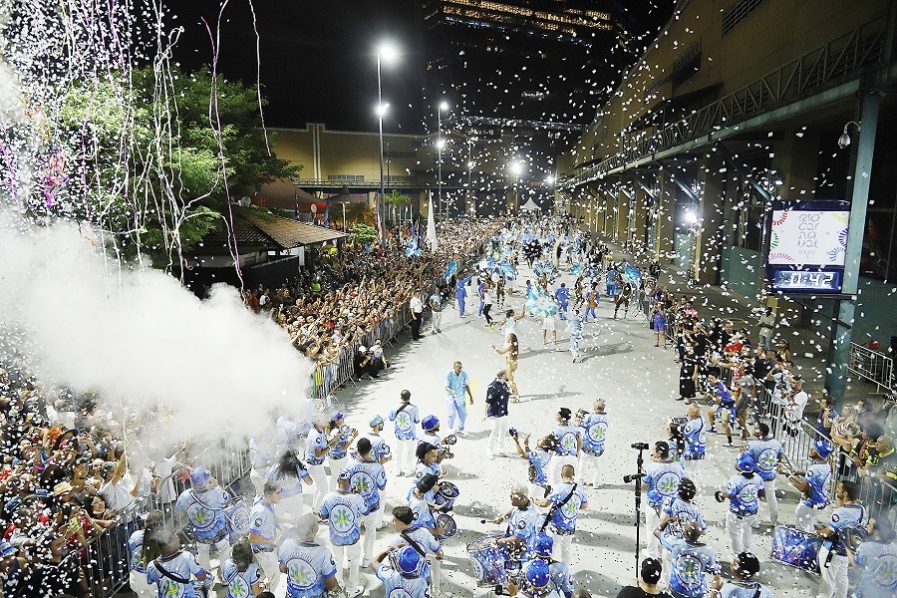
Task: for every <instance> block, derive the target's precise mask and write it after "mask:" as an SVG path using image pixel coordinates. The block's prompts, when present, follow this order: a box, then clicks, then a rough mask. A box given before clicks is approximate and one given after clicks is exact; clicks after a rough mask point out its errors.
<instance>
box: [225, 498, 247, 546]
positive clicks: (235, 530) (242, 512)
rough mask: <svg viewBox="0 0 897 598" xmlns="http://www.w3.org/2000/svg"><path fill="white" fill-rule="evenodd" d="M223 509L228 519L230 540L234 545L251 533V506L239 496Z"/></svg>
mask: <svg viewBox="0 0 897 598" xmlns="http://www.w3.org/2000/svg"><path fill="white" fill-rule="evenodd" d="M223 511H224V519H225V520H226V521H227V535H228V540H229V541H230V543H231V544H232V545H233V544H234V543H236V541H237V540H239V539H240V538H241V537H243V536H248V535H249V508H248V507H247V506H246V501H245V500H243V499H242V498H238V499H237V500H235V501H234V502H233V504H232V505H230V506H229V507H225V508H224V509H223Z"/></svg>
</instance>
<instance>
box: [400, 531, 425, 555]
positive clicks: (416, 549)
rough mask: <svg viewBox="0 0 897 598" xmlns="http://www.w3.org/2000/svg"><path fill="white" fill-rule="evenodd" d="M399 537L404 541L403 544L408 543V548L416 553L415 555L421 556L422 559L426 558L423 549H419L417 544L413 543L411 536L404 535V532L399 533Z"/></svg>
mask: <svg viewBox="0 0 897 598" xmlns="http://www.w3.org/2000/svg"><path fill="white" fill-rule="evenodd" d="M399 536H401V537H402V539H403V540H405V542H407V543H408V546H410V547H411V548H413V549H414V550H415V551H416V552H417V554H419V555H421V556H422V557H426V556H427V553H426V552H424V549H423V548H421V547H420V544H418V543H417V542H415V541H414V540H413V539H412V538H411V536H409V535H408V534H406V533H405V532H401V533H400V534H399Z"/></svg>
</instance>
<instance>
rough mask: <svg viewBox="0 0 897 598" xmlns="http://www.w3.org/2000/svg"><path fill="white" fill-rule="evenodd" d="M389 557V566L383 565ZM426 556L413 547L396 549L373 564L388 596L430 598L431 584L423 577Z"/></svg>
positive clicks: (372, 566)
mask: <svg viewBox="0 0 897 598" xmlns="http://www.w3.org/2000/svg"><path fill="white" fill-rule="evenodd" d="M385 557H389V564H385V563H383V560H384V558H385ZM424 563H426V559H425V558H424V556H423V555H422V554H421V553H420V552H418V551H417V549H415V548H414V547H412V546H403V547H401V548H396V549H394V550H393V551H391V552H388V553H385V554H384V555H381V557H380V558H378V559H377V560H375V561H373V562H371V568H372V569H373V570H374V572H375V573H376V574H377V579H379V580H380V581H382V582H383V589H384V592H385V594H386V596H401V597H402V598H429V597H430V584H429V582H428V581H427V579H426V578H425V577H424V576H423V574H422V573H423V565H424Z"/></svg>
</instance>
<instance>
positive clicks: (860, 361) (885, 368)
mask: <svg viewBox="0 0 897 598" xmlns="http://www.w3.org/2000/svg"><path fill="white" fill-rule="evenodd" d="M847 370H848V371H849V372H850V373H851V374H853V375H855V376H857V377H859V378H863V379H865V380H868V381H869V382H871V383H873V384H875V385H876V387H877V390H878V391H879V392H881V389H882V387H884V388H886V389H887V390H894V360H893V359H891V358H890V357H888V356H887V355H885V354H884V353H880V352H878V351H873V350H872V349H870V348H868V347H864V346H862V345H858V344H856V343H850V358H849V360H848V362H847Z"/></svg>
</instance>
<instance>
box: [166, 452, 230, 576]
mask: <svg viewBox="0 0 897 598" xmlns="http://www.w3.org/2000/svg"><path fill="white" fill-rule="evenodd" d="M232 501H233V498H232V497H231V495H230V494H229V493H228V492H225V491H224V490H223V489H222V488H221V487H220V486H219V485H218V483H217V482H216V481H215V480H213V479H212V474H211V472H209V470H208V469H207V468H205V467H201V466H200V467H196V468H194V469H193V471H191V472H190V488H188V489H187V490H184V491H183V492H181V495H180V496H178V500H177V503H175V509H176V510H177V512H178V513H180V514H181V515H183V516H184V517H186V519H187V525H188V529H189V532H190V535H192V536H193V538H194V539H195V540H196V544H197V548H198V550H199V555H198V560H199V563H200V565H202V567H203V569H205V570H209V569H210V568H211V555H213V554H214V555H216V557H217V558H220V559H221V560H224V559H225V558H227V552H228V547H229V544H228V541H227V533H228V529H227V519H225V517H224V509H225V507H227V506H228V505H230V504H231V502H232Z"/></svg>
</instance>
